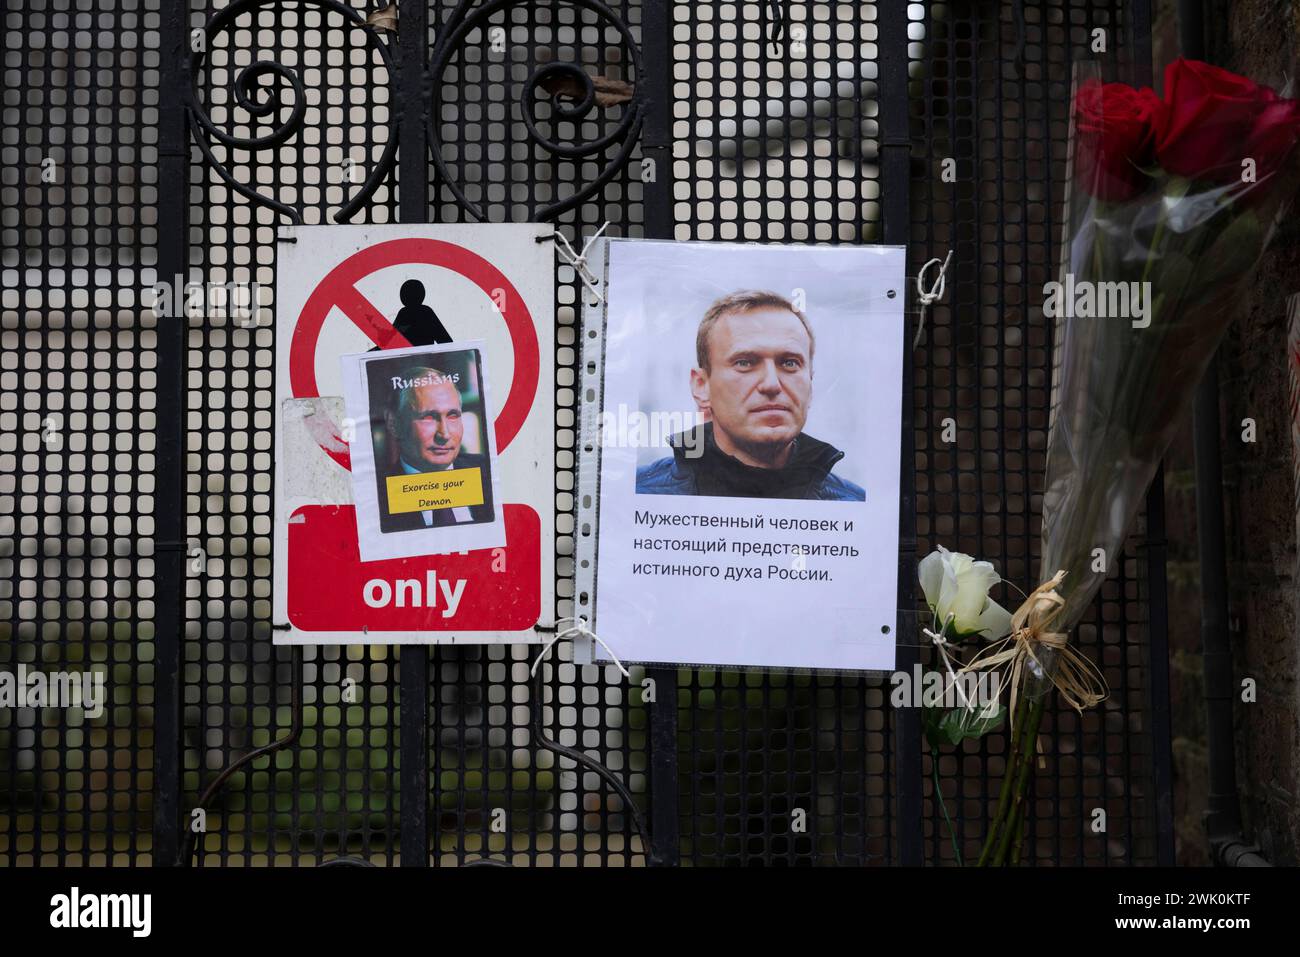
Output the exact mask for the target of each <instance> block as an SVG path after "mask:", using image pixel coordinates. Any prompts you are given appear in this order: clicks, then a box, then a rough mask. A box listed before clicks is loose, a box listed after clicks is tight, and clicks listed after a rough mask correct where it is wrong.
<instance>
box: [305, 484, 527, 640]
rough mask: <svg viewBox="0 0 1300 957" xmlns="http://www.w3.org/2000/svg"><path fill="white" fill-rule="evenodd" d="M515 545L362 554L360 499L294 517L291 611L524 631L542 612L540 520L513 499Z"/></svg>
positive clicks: (341, 619)
mask: <svg viewBox="0 0 1300 957" xmlns="http://www.w3.org/2000/svg"><path fill="white" fill-rule="evenodd" d="M503 517H504V521H505V526H506V545H505V547H504V548H485V549H480V550H478V551H473V552H465V553H463V554H452V555H423V556H420V557H418V558H395V559H389V560H386V561H377V562H365V563H364V564H363V563H362V562H361V559H360V555H359V553H358V551H357V520H356V516H355V515H354V514H353V506H351V505H308V506H304V507H302V508H300V509H298V510H297V511H295V512H294V513H293V515H292V516H291V517H290V519H289V568H288V573H289V574H288V578H289V582H288V598H289V601H288V607H289V620H290V622H291V623H292V624H293V625H294V627H296V628H300V629H302V630H303V631H366V632H369V633H374V632H388V633H392V632H415V631H465V632H470V631H489V630H495V629H500V630H503V631H512V630H514V631H517V630H522V629H526V628H531V627H532V626H533V625H534V624H535V623H536V622H537V619H538V617H539V615H540V614H541V607H542V596H541V567H542V564H541V563H542V535H541V521H540V519H539V518H538V517H537V513H536V512H535V511H533V509H531V508H529V507H528V506H527V505H511V504H507V505H506V506H505V507H504V516H503Z"/></svg>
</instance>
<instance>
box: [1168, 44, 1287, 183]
mask: <svg viewBox="0 0 1300 957" xmlns="http://www.w3.org/2000/svg"><path fill="white" fill-rule="evenodd" d="M1165 102H1166V103H1167V104H1168V112H1167V114H1166V118H1165V123H1164V126H1163V128H1162V129H1161V130H1160V132H1159V134H1158V136H1157V138H1156V159H1157V160H1158V161H1159V163H1160V165H1161V166H1162V167H1164V168H1165V169H1166V170H1168V171H1169V172H1170V173H1173V174H1175V175H1177V176H1188V177H1194V178H1197V179H1209V180H1215V181H1218V182H1233V181H1240V179H1241V172H1242V165H1241V163H1242V160H1244V159H1246V158H1247V157H1250V158H1251V159H1254V160H1255V163H1256V175H1257V176H1261V177H1262V174H1263V172H1264V171H1265V170H1272V169H1276V168H1277V166H1278V165H1279V164H1280V163H1281V162H1282V160H1284V159H1285V158H1286V155H1287V153H1289V152H1290V149H1291V146H1292V145H1293V144H1294V142H1295V135H1296V132H1297V130H1298V129H1300V127H1298V126H1297V121H1298V120H1300V114H1297V113H1296V109H1295V101H1294V100H1287V99H1282V98H1280V97H1279V96H1278V95H1277V94H1276V93H1274V92H1273V91H1272V90H1270V89H1269V88H1268V87H1266V86H1260V85H1259V84H1258V83H1255V82H1254V81H1253V80H1249V79H1247V78H1246V77H1244V76H1238V75H1237V74H1235V73H1230V72H1228V71H1227V70H1222V69H1220V68H1219V67H1217V66H1211V65H1210V64H1208V63H1201V62H1199V61H1197V60H1184V59H1178V60H1175V61H1174V62H1173V63H1171V64H1169V66H1168V67H1166V68H1165Z"/></svg>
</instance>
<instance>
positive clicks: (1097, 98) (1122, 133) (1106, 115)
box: [1074, 80, 1165, 200]
mask: <svg viewBox="0 0 1300 957" xmlns="http://www.w3.org/2000/svg"><path fill="white" fill-rule="evenodd" d="M1164 110H1165V104H1164V102H1163V101H1162V100H1161V99H1160V97H1158V96H1156V94H1155V91H1153V90H1151V89H1148V88H1146V87H1143V88H1142V89H1140V90H1135V89H1134V88H1133V87H1131V86H1128V85H1126V84H1124V83H1101V82H1099V81H1097V80H1089V81H1088V82H1086V83H1084V84H1083V86H1081V87H1080V88H1079V92H1078V94H1077V95H1076V96H1075V98H1074V121H1075V130H1074V137H1075V139H1074V178H1075V181H1076V182H1077V183H1078V184H1079V185H1080V186H1081V187H1082V188H1083V189H1085V190H1087V191H1088V192H1089V193H1091V194H1092V195H1093V196H1096V197H1097V198H1098V199H1105V200H1125V199H1131V198H1133V197H1134V196H1136V195H1137V194H1138V193H1140V192H1142V191H1143V190H1144V189H1145V188H1146V187H1147V185H1148V184H1149V183H1150V181H1151V179H1150V177H1149V176H1148V175H1147V174H1146V173H1145V172H1144V170H1143V167H1147V166H1151V165H1152V164H1153V162H1154V158H1153V152H1152V148H1153V147H1154V145H1155V139H1156V131H1157V128H1158V127H1159V126H1160V125H1161V123H1162V121H1163V114H1164Z"/></svg>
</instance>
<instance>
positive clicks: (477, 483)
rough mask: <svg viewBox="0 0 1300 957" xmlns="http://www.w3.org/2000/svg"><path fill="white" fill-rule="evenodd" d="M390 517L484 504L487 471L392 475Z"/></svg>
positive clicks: (448, 471) (456, 470)
mask: <svg viewBox="0 0 1300 957" xmlns="http://www.w3.org/2000/svg"><path fill="white" fill-rule="evenodd" d="M385 481H387V483H388V514H390V515H397V514H399V513H401V512H425V511H428V510H430V509H436V508H455V507H456V506H459V505H482V504H483V470H482V469H480V468H470V469H447V470H446V471H444V472H421V473H420V474H419V475H390V476H388V478H387V479H386V480H385Z"/></svg>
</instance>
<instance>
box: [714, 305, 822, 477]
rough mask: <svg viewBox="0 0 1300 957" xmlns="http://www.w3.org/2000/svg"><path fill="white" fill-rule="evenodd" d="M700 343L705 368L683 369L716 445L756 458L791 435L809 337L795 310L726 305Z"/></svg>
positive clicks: (807, 380) (804, 390) (806, 397)
mask: <svg viewBox="0 0 1300 957" xmlns="http://www.w3.org/2000/svg"><path fill="white" fill-rule="evenodd" d="M708 345H709V371H708V372H707V373H706V372H704V371H703V370H701V369H697V370H695V371H693V372H692V373H691V390H692V392H693V394H694V395H695V399H696V402H698V403H699V404H700V406H701V408H707V409H708V410H709V412H710V414H711V416H712V418H713V428H714V434H715V437H716V438H717V440H718V444H719V445H720V446H721V447H722V448H723V450H724V451H730V449H728V448H727V446H728V445H731V446H732V447H733V448H735V449H736V450H738V451H741V452H744V453H750V454H753V455H754V456H756V457H758V458H763V457H764V456H765V455H770V454H772V453H773V452H774V451H779V450H781V449H783V448H785V447H786V446H788V445H789V444H790V443H791V442H792V441H794V439H795V437H796V436H798V435H799V433H800V432H802V431H803V426H804V422H805V421H806V420H807V418H808V405H809V403H810V402H811V401H812V359H811V356H810V355H809V351H810V349H811V347H812V342H811V340H810V339H809V338H808V332H807V330H806V329H804V327H803V323H802V322H800V321H799V317H798V316H796V315H794V314H793V313H791V312H787V311H786V310H784V309H779V308H775V307H764V308H761V309H751V310H749V311H748V312H740V313H730V314H728V315H725V316H722V317H721V318H720V319H719V320H718V321H717V323H716V324H715V325H714V326H713V328H712V329H711V330H709V339H708Z"/></svg>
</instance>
